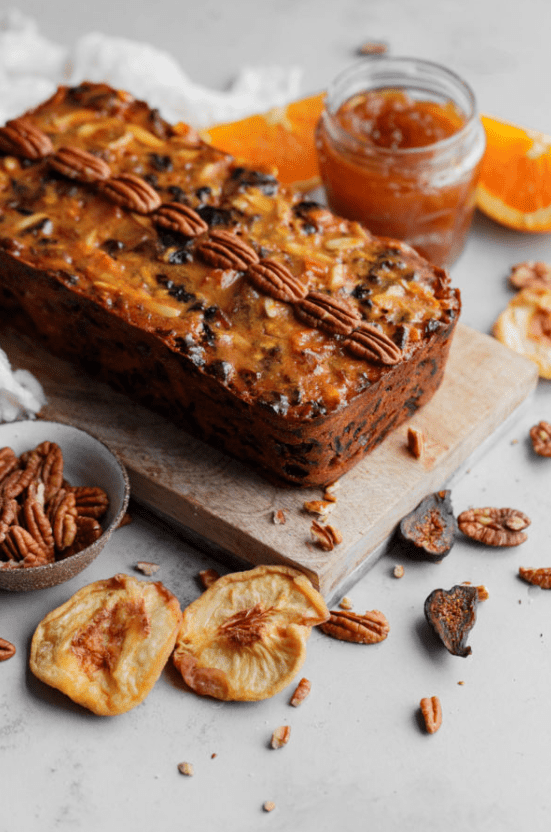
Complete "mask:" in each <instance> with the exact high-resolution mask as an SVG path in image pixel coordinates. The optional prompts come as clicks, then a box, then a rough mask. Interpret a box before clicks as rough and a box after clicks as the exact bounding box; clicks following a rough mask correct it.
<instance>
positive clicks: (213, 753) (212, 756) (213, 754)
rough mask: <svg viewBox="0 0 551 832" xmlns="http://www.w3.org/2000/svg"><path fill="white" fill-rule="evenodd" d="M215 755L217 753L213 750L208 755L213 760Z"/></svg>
mask: <svg viewBox="0 0 551 832" xmlns="http://www.w3.org/2000/svg"><path fill="white" fill-rule="evenodd" d="M215 757H218V754H217V753H216V751H213V752H212V754H211V755H210V758H211V760H214V758H215Z"/></svg>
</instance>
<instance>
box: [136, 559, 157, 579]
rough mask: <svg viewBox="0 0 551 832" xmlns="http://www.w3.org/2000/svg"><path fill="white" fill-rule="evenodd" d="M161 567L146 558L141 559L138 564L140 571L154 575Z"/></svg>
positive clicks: (137, 567)
mask: <svg viewBox="0 0 551 832" xmlns="http://www.w3.org/2000/svg"><path fill="white" fill-rule="evenodd" d="M160 568H161V567H160V566H159V564H158V563H149V562H148V561H146V560H139V561H138V563H137V564H136V569H137V570H138V572H142V573H143V574H144V575H148V576H151V575H154V574H155V572H158V571H159V569H160Z"/></svg>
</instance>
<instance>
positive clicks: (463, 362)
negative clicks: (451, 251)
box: [0, 325, 537, 599]
mask: <svg viewBox="0 0 551 832" xmlns="http://www.w3.org/2000/svg"><path fill="white" fill-rule="evenodd" d="M0 346H1V347H2V348H3V349H4V350H5V351H6V353H7V355H8V358H9V359H10V361H11V364H12V367H13V368H14V369H17V368H25V369H28V370H30V371H31V372H32V373H33V375H35V376H36V378H38V379H39V380H40V382H41V383H42V384H43V386H44V390H45V393H46V396H47V398H48V404H47V406H46V408H44V410H43V411H42V414H41V415H43V416H44V417H45V418H49V419H54V420H59V421H65V422H71V423H72V424H74V425H76V426H78V427H81V428H83V429H85V430H88V431H89V432H90V433H92V434H93V435H95V436H97V437H98V438H99V439H101V440H103V441H104V442H105V443H106V444H107V445H108V446H109V447H111V448H112V449H113V450H115V451H116V452H117V453H118V454H119V456H120V457H121V458H122V460H123V462H124V463H125V465H126V467H127V469H128V473H129V476H130V483H131V490H132V496H133V498H134V499H135V500H136V501H138V502H139V503H142V504H143V505H145V506H146V507H148V508H149V509H152V510H153V511H155V512H157V513H159V514H160V515H161V516H162V517H164V518H168V519H169V520H170V521H175V522H176V523H177V524H178V525H179V526H180V527H184V528H185V529H188V530H190V532H191V534H192V536H193V539H194V541H197V540H202V541H205V540H206V541H208V542H209V544H210V545H211V546H212V551H213V552H214V554H215V555H216V556H217V557H221V556H223V554H224V553H229V554H230V555H232V556H237V557H238V558H239V559H240V560H241V561H244V562H245V563H248V564H252V565H255V564H260V563H274V562H276V563H277V562H279V563H287V564H290V565H293V566H296V567H298V568H299V569H302V570H303V571H305V572H307V573H308V575H309V576H310V578H311V579H312V581H313V582H314V584H315V586H316V587H318V588H319V589H320V591H321V592H322V593H323V594H324V595H325V596H326V597H327V598H328V599H330V598H333V597H334V596H335V594H336V593H337V592H343V591H344V590H345V589H346V587H348V586H349V585H351V583H352V582H353V581H354V580H356V579H357V578H358V577H359V576H360V575H361V574H363V572H364V571H366V569H368V568H369V567H370V566H371V565H372V564H373V563H374V562H375V560H376V559H377V557H378V556H379V555H380V553H381V552H382V550H383V548H384V546H383V545H384V543H385V541H387V540H388V538H389V536H390V535H391V534H392V532H393V530H394V529H395V527H396V525H397V523H398V522H399V521H400V519H401V518H402V517H403V516H404V515H405V514H407V513H408V512H409V511H411V510H412V509H413V508H414V507H415V506H416V505H417V504H418V503H419V502H420V500H421V499H422V498H423V497H424V496H425V495H426V494H428V493H430V492H432V491H436V490H439V489H441V488H442V487H443V486H444V485H445V483H446V482H448V481H449V480H450V478H451V477H452V476H453V475H454V474H456V473H457V472H458V471H459V470H461V467H462V466H463V465H465V463H466V462H467V460H470V459H471V458H472V455H473V454H474V453H475V452H476V451H477V449H480V448H483V447H484V445H485V443H486V442H487V441H489V439H490V437H492V436H497V435H498V428H499V427H500V426H501V425H503V424H504V422H505V421H506V420H507V419H508V417H511V414H514V413H515V412H516V411H517V409H518V408H519V406H520V405H521V404H522V402H523V401H524V400H525V399H526V398H527V397H528V395H529V394H530V392H531V391H532V390H533V389H534V387H535V385H536V383H537V369H536V366H535V364H533V363H532V362H530V361H527V360H526V359H524V358H522V357H521V356H518V355H517V354H516V353H513V352H511V351H510V350H509V349H507V348H506V347H504V346H503V345H502V344H500V343H499V342H498V341H496V340H495V339H493V338H491V337H489V336H487V335H483V334H481V333H479V332H476V331H475V330H472V329H469V328H468V327H466V326H463V325H459V327H458V329H457V332H456V335H455V338H454V342H453V345H452V349H451V353H450V358H449V363H448V367H447V370H446V375H445V379H444V382H443V384H442V386H441V388H440V389H439V390H438V392H437V393H436V395H435V396H434V397H433V399H432V400H431V401H430V402H429V403H428V404H427V405H426V406H425V407H424V408H423V409H422V410H421V411H420V412H419V413H417V414H416V415H415V416H414V417H413V418H412V419H411V420H410V424H412V425H415V426H416V427H418V428H421V429H422V430H423V431H424V433H425V436H426V450H425V454H424V457H423V459H422V460H416V459H414V458H413V457H412V456H411V455H410V454H409V453H408V451H407V448H406V444H405V437H406V430H407V425H406V426H402V427H401V428H399V429H398V430H397V431H395V432H394V433H393V434H392V435H390V436H389V437H388V438H387V439H386V440H385V441H384V442H383V443H382V445H380V446H379V447H378V448H377V449H376V450H375V451H374V452H373V453H372V454H371V455H370V456H368V457H367V458H366V459H365V460H364V461H363V462H361V463H359V464H358V465H357V466H356V467H355V468H354V469H353V470H352V471H350V472H348V473H347V474H346V475H344V476H343V477H342V479H341V482H340V488H339V490H338V491H337V502H336V504H335V509H334V511H333V512H332V514H331V520H330V522H331V524H332V525H334V526H335V527H336V528H338V529H339V531H340V532H341V534H342V536H343V542H342V543H341V544H340V545H339V546H336V547H335V548H334V549H333V551H331V552H324V551H322V550H321V549H319V548H318V547H317V546H316V545H314V544H313V543H312V541H311V536H310V525H311V522H312V519H313V518H312V516H311V515H308V514H306V513H305V512H304V511H303V504H304V502H305V501H306V500H319V499H321V498H322V492H321V490H320V489H294V488H289V489H286V488H278V487H276V486H274V485H271V484H269V483H267V482H265V481H264V480H263V479H261V478H260V477H259V476H257V475H256V474H255V473H253V472H252V471H250V470H249V469H248V468H247V467H245V466H244V465H241V464H240V463H238V462H236V461H234V460H232V459H230V458H229V457H227V456H225V455H224V454H222V453H220V452H218V451H215V450H213V449H212V448H210V447H208V446H206V445H205V444H203V443H202V442H200V441H199V440H197V439H194V438H193V437H191V436H188V434H186V433H185V432H183V431H182V430H181V429H178V428H176V427H175V426H174V425H172V424H170V423H169V422H168V421H166V420H165V419H163V418H162V417H161V416H158V415H156V414H155V413H151V412H150V411H148V410H145V409H144V408H142V407H140V406H139V405H136V404H134V403H133V402H131V401H130V400H129V399H127V398H126V397H125V396H123V395H121V394H118V393H116V392H114V391H113V390H111V389H110V388H109V387H107V386H106V385H104V384H101V383H98V382H96V381H94V380H92V379H90V378H88V377H86V376H85V375H84V374H83V373H82V372H81V371H79V370H78V369H75V368H74V367H73V366H71V365H70V364H68V363H67V362H64V361H62V360H59V359H56V358H53V357H52V356H51V355H50V354H49V353H46V352H44V351H42V349H41V348H39V347H37V346H36V344H34V343H32V342H31V341H30V340H29V341H28V340H25V339H22V338H20V337H19V336H17V335H15V334H14V333H6V332H3V333H2V335H1V336H0ZM280 509H281V510H282V511H283V512H284V513H285V516H286V522H285V524H284V525H276V524H275V523H274V522H273V514H274V512H275V511H277V510H280Z"/></svg>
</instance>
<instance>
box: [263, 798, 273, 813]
mask: <svg viewBox="0 0 551 832" xmlns="http://www.w3.org/2000/svg"><path fill="white" fill-rule="evenodd" d="M262 808H263V809H264V811H265V812H273V811H274V809H275V803H274V801H273V800H266V802H265V803H264V805H263V806H262Z"/></svg>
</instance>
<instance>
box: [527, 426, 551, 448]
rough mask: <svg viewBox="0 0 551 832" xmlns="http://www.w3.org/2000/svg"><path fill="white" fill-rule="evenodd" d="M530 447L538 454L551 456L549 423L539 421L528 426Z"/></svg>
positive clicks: (550, 428)
mask: <svg viewBox="0 0 551 832" xmlns="http://www.w3.org/2000/svg"><path fill="white" fill-rule="evenodd" d="M530 439H531V440H532V447H533V448H534V451H535V452H536V453H537V454H539V456H551V424H550V423H549V422H540V423H539V424H537V425H534V427H533V428H530Z"/></svg>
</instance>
